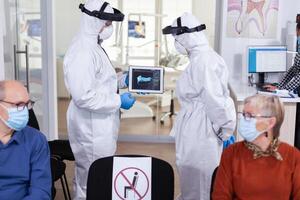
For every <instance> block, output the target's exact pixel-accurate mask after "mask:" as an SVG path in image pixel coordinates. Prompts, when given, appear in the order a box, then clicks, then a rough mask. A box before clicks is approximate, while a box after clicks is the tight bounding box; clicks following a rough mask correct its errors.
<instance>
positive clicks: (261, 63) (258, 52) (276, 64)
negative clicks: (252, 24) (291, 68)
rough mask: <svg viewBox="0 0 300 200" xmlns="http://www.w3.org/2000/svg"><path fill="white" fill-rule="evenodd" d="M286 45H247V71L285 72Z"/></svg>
mask: <svg viewBox="0 0 300 200" xmlns="http://www.w3.org/2000/svg"><path fill="white" fill-rule="evenodd" d="M286 59H287V47H286V46H251V47H248V72H249V73H259V72H285V71H286Z"/></svg>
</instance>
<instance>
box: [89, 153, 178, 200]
mask: <svg viewBox="0 0 300 200" xmlns="http://www.w3.org/2000/svg"><path fill="white" fill-rule="evenodd" d="M117 157H147V156H141V155H122V156H117ZM113 158H114V156H110V157H105V158H101V159H98V160H96V161H95V162H93V164H92V165H91V167H90V169H89V175H88V182H87V200H99V199H112V174H113ZM133 181H134V180H133ZM151 183H152V185H151V193H152V197H151V199H153V200H173V199H174V172H173V168H172V166H171V165H170V164H169V163H167V162H166V161H163V160H160V159H158V158H154V157H152V180H151ZM125 192H126V190H125Z"/></svg>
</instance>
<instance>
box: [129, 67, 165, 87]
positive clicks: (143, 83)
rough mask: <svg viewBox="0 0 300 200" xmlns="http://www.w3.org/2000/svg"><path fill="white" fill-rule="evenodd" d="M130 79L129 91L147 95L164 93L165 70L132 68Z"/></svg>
mask: <svg viewBox="0 0 300 200" xmlns="http://www.w3.org/2000/svg"><path fill="white" fill-rule="evenodd" d="M129 79H130V80H129V91H132V92H147V93H162V92H163V68H159V67H134V66H131V67H130V70H129Z"/></svg>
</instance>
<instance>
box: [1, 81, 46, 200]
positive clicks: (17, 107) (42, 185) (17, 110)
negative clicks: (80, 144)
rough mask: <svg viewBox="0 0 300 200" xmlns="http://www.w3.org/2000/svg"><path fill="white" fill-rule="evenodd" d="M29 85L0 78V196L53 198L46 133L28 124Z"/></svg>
mask: <svg viewBox="0 0 300 200" xmlns="http://www.w3.org/2000/svg"><path fill="white" fill-rule="evenodd" d="M31 106H32V102H31V101H30V100H29V95H28V93H27V91H26V88H25V87H24V86H23V85H22V84H21V83H19V82H17V81H0V199H1V200H6V199H7V200H11V199H14V200H21V199H22V200H29V199H30V200H35V199H36V200H44V199H50V198H51V170H50V152H49V148H48V143H47V140H46V138H45V136H44V135H43V134H42V133H40V132H39V131H38V130H36V129H33V128H31V127H29V126H26V125H27V122H28V107H29V108H30V107H31Z"/></svg>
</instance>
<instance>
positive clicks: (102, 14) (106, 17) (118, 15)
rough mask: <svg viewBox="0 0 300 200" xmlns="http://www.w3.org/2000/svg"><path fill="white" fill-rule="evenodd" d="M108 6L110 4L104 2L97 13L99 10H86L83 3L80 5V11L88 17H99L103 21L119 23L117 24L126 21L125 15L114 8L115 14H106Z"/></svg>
mask: <svg viewBox="0 0 300 200" xmlns="http://www.w3.org/2000/svg"><path fill="white" fill-rule="evenodd" d="M107 5H109V3H107V2H104V3H103V5H102V7H101V8H100V10H99V11H97V10H93V11H89V10H88V9H86V8H85V7H84V4H82V3H81V4H80V5H79V9H80V10H81V12H84V13H86V14H87V15H90V16H93V17H97V18H99V19H102V20H107V21H117V22H121V21H123V20H124V14H123V13H121V11H119V10H118V9H115V8H112V9H113V10H114V13H106V12H104V10H105V8H106V6H107Z"/></svg>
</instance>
